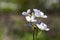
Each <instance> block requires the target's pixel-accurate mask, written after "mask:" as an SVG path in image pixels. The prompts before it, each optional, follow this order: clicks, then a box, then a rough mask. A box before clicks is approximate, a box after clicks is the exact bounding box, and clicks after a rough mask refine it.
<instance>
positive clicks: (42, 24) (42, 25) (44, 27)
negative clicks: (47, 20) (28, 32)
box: [36, 23, 49, 31]
mask: <svg viewBox="0 0 60 40" xmlns="http://www.w3.org/2000/svg"><path fill="white" fill-rule="evenodd" d="M36 25H37V27H38V28H39V29H41V30H45V31H49V28H47V25H46V24H44V23H41V24H36Z"/></svg>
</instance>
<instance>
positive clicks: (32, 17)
mask: <svg viewBox="0 0 60 40" xmlns="http://www.w3.org/2000/svg"><path fill="white" fill-rule="evenodd" d="M22 15H23V16H25V19H26V21H27V22H29V23H31V24H32V25H31V26H32V29H33V40H37V34H38V29H40V30H41V31H42V30H45V31H49V30H50V29H49V28H47V25H46V24H45V23H43V22H42V21H41V19H42V18H47V15H44V13H43V12H42V11H40V10H38V9H33V11H31V10H30V9H28V10H27V12H22Z"/></svg>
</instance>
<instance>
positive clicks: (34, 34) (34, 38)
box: [33, 28, 38, 40]
mask: <svg viewBox="0 0 60 40" xmlns="http://www.w3.org/2000/svg"><path fill="white" fill-rule="evenodd" d="M37 34H38V29H37V28H34V30H33V40H37Z"/></svg>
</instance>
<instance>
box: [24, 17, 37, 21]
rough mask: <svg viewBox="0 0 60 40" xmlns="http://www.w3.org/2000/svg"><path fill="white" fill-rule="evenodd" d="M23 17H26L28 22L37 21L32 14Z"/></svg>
mask: <svg viewBox="0 0 60 40" xmlns="http://www.w3.org/2000/svg"><path fill="white" fill-rule="evenodd" d="M25 18H26V20H27V21H28V22H36V21H37V20H36V19H35V17H34V16H31V17H30V16H26V17H25Z"/></svg>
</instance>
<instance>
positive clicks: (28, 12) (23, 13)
mask: <svg viewBox="0 0 60 40" xmlns="http://www.w3.org/2000/svg"><path fill="white" fill-rule="evenodd" d="M30 12H31V11H30V9H28V10H27V12H22V15H25V16H27V15H30Z"/></svg>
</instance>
